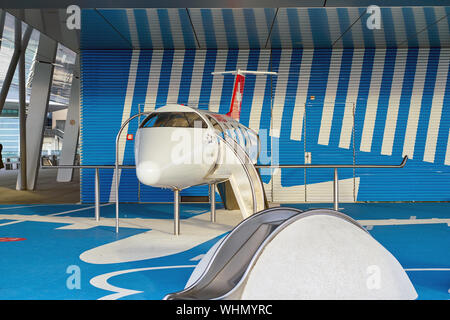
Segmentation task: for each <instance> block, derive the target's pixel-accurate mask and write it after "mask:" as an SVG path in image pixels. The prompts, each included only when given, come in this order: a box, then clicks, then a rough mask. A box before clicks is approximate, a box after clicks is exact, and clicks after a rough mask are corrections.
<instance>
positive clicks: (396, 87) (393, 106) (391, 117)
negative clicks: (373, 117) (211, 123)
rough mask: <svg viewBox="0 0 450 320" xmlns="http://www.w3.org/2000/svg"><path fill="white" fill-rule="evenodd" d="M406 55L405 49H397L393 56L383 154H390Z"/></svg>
mask: <svg viewBox="0 0 450 320" xmlns="http://www.w3.org/2000/svg"><path fill="white" fill-rule="evenodd" d="M407 55H408V50H407V49H398V50H397V54H396V57H395V68H394V74H393V76H392V85H391V92H390V95H389V102H388V110H387V113H386V121H385V127H384V134H383V144H382V146H381V154H383V155H389V156H390V155H392V148H393V146H394V138H395V129H396V128H397V117H398V108H399V105H400V98H401V96H402V88H403V77H404V75H405V67H406V59H407Z"/></svg>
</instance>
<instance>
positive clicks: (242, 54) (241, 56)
mask: <svg viewBox="0 0 450 320" xmlns="http://www.w3.org/2000/svg"><path fill="white" fill-rule="evenodd" d="M249 54H250V50H248V49H244V50H242V49H240V50H239V52H238V58H237V61H236V69H244V70H246V69H247V64H248V56H249Z"/></svg>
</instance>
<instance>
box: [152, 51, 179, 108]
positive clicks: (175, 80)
mask: <svg viewBox="0 0 450 320" xmlns="http://www.w3.org/2000/svg"><path fill="white" fill-rule="evenodd" d="M185 52H186V50H175V51H174V54H173V62H172V72H171V73H170V83H169V91H168V92H167V103H177V102H178V96H179V93H180V82H181V73H182V72H183V61H184V54H185ZM152 60H153V59H152Z"/></svg>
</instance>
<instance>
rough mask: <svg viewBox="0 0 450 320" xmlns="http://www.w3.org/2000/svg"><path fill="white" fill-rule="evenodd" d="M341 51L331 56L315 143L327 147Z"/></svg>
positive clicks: (336, 50)
mask: <svg viewBox="0 0 450 320" xmlns="http://www.w3.org/2000/svg"><path fill="white" fill-rule="evenodd" d="M342 53H343V50H342V49H334V50H333V53H332V55H331V61H330V71H329V72H328V82H327V89H326V93H325V99H324V102H323V109H322V120H321V121H320V131H319V138H318V141H317V143H318V144H321V145H325V146H327V145H328V144H329V142H330V133H331V125H332V122H333V114H334V102H335V100H336V91H337V88H338V84H339V75H340V69H341V62H342Z"/></svg>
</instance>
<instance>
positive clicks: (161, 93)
mask: <svg viewBox="0 0 450 320" xmlns="http://www.w3.org/2000/svg"><path fill="white" fill-rule="evenodd" d="M173 52H174V50H164V53H163V59H162V63H161V72H160V76H159V84H158V93H157V96H156V106H155V107H156V108H158V107H161V106H163V105H164V104H165V103H166V101H167V93H168V92H169V85H170V75H171V73H172V64H173Z"/></svg>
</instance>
